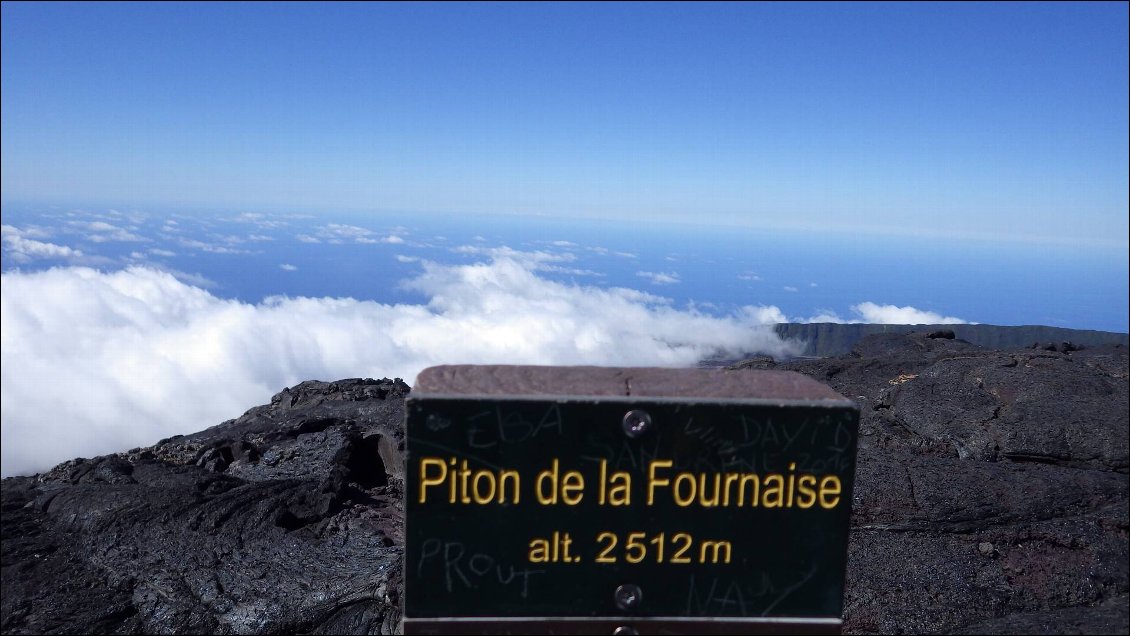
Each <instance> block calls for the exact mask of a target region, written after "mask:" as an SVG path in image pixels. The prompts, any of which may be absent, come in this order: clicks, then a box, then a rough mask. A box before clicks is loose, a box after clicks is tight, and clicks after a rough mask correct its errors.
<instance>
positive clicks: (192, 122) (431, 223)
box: [0, 2, 1130, 476]
mask: <svg viewBox="0 0 1130 636" xmlns="http://www.w3.org/2000/svg"><path fill="white" fill-rule="evenodd" d="M0 7H2V8H0V11H2V14H3V15H2V23H0V29H2V37H0V49H2V63H3V68H2V72H0V88H2V95H0V101H2V104H0V106H2V108H0V126H2V131H0V132H2V144H0V181H2V184H0V185H2V192H0V211H2V213H3V224H2V225H3V227H2V228H0V254H2V260H0V276H2V278H3V284H2V285H0V296H2V298H0V314H2V316H0V341H2V347H0V358H2V360H0V438H2V439H0V442H2V443H0V474H3V475H5V476H6V475H11V474H17V473H26V472H31V471H37V470H43V469H45V468H47V467H49V466H51V465H52V464H54V463H56V462H59V461H63V460H65V459H68V458H71V457H74V456H76V455H80V456H92V455H96V454H100V453H106V452H112V451H117V450H121V449H124V448H130V447H134V446H142V445H148V444H152V443H153V442H155V441H156V440H158V439H160V438H162V437H167V436H169V435H174V434H179V433H188V432H191V431H193V430H199V429H201V428H204V427H207V426H210V425H213V424H216V423H219V422H221V421H223V420H225V419H228V418H231V417H233V416H236V415H238V414H239V413H240V412H242V411H243V410H245V409H247V408H248V407H251V406H253V405H255V404H262V403H264V402H266V401H268V400H269V399H270V396H271V395H273V394H274V393H276V392H278V391H279V390H281V389H282V388H283V387H285V386H290V385H294V384H296V383H298V382H300V381H302V380H308V379H322V380H336V379H339V378H343V377H385V376H388V377H396V376H399V377H403V378H404V379H406V380H408V381H409V382H411V381H413V379H414V378H415V375H416V374H417V373H418V372H419V371H420V370H421V369H423V368H425V367H427V366H431V365H435V364H460V363H470V364H475V363H478V364H488V363H490V364H493V363H518V364H557V365H571V364H595V365H612V366H690V365H694V364H696V363H697V362H699V361H700V360H702V359H704V358H712V357H723V358H738V357H742V356H746V355H749V354H751V353H755V352H756V353H767V354H770V355H774V356H776V357H778V358H781V357H788V356H789V355H792V354H795V353H796V352H797V351H799V350H800V349H799V348H798V346H799V345H798V344H797V343H794V342H788V341H783V340H782V339H780V338H779V337H777V336H776V335H775V333H774V332H773V327H772V325H773V324H775V323H780V322H790V321H791V322H868V323H897V324H904V323H913V324H931V323H958V322H979V323H989V324H1005V325H1017V324H1044V325H1052V326H1061V327H1074V328H1084V329H1100V330H1112V331H1121V332H1125V331H1126V329H1127V324H1128V322H1130V309H1128V306H1130V265H1128V254H1130V243H1128V240H1127V219H1128V216H1130V213H1128V198H1127V196H1128V195H1127V192H1128V190H1130V186H1128V183H1127V180H1128V173H1130V168H1128V165H1127V164H1128V155H1130V150H1128V138H1130V133H1128V127H1127V120H1128V112H1130V107H1128V103H1127V100H1128V94H1130V87H1128V77H1130V71H1128V68H1127V65H1128V62H1127V60H1128V57H1130V50H1128V44H1127V40H1128V35H1127V34H1128V27H1130V25H1128V18H1127V15H1128V9H1127V4H1125V3H1108V4H1083V3H1072V4H1048V3H1040V4H1021V3H1001V4H965V3H961V4H946V5H932V4H926V5H923V4H921V3H907V4H829V3H820V4H798V3H780V4H706V3H695V4H671V3H656V4H643V3H640V4H579V3H562V4H554V3H546V4H511V3H507V4H463V5H459V4H452V3H435V4H430V3H421V4H353V3H350V4H330V5H327V4H317V5H313V4H297V3H285V4H267V3H246V4H219V3H193V4H173V3H153V4H143V3H114V4H94V3H83V4H63V3H44V4H35V3H23V2H17V3H12V2H5V3H3V4H2V5H0ZM44 386H52V387H57V388H58V390H57V391H48V392H45V391H44V390H43V387H44ZM60 395H64V396H66V399H62V400H61V399H59V396H60ZM202 397H203V398H206V399H201V398H202ZM170 404H177V405H178V406H177V408H175V409H170V408H169V405H170ZM44 412H52V413H56V414H57V415H58V417H55V418H51V421H44V420H43V418H42V414H43V413H44Z"/></svg>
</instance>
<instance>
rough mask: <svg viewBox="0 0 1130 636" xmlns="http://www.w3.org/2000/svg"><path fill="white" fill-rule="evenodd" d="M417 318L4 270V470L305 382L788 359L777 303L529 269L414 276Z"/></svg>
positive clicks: (197, 420)
mask: <svg viewBox="0 0 1130 636" xmlns="http://www.w3.org/2000/svg"><path fill="white" fill-rule="evenodd" d="M422 267H423V272H422V273H421V274H420V275H418V276H417V277H416V278H414V279H412V280H411V281H408V283H407V286H408V287H410V288H412V289H415V290H417V291H420V292H422V293H423V294H425V295H426V296H427V298H428V299H429V300H428V302H427V304H425V305H408V304H404V305H386V304H380V303H376V302H371V301H358V300H353V299H348V298H279V297H276V298H270V299H267V300H265V301H264V302H262V303H260V304H254V305H252V304H247V303H242V302H238V301H234V300H224V299H221V298H217V297H215V296H213V295H212V294H210V293H209V292H207V291H205V290H203V289H200V288H198V287H194V286H192V285H188V284H185V283H183V282H181V281H178V280H177V279H176V278H175V277H174V276H172V275H170V274H167V273H163V272H159V271H157V270H153V269H149V268H141V267H134V268H130V269H126V270H123V271H118V272H114V273H102V272H98V271H95V270H93V269H87V268H56V269H51V270H47V271H41V272H35V273H22V272H7V273H4V274H3V285H0V293H2V302H0V312H2V316H3V319H2V320H0V325H2V327H0V330H2V335H0V340H2V343H3V346H2V347H0V356H2V360H0V376H2V377H0V401H2V407H0V423H2V427H0V430H2V438H3V439H2V444H0V453H2V462H0V463H2V466H3V469H2V470H3V474H4V475H12V474H20V473H27V472H29V471H42V470H45V469H47V468H49V467H50V466H51V465H53V464H55V463H56V462H59V461H62V460H65V459H68V458H71V457H74V456H86V457H89V456H92V455H97V454H102V453H107V452H112V451H116V450H122V449H126V448H131V447H134V446H139V445H147V444H152V443H154V442H156V441H157V440H158V439H160V438H162V437H166V436H168V435H172V434H177V433H189V432H192V431H196V430H200V429H203V428H205V427H208V426H212V425H215V424H218V423H220V422H221V421H223V420H225V419H228V418H231V417H235V416H237V415H239V414H240V413H242V412H243V411H244V410H246V409H247V408H249V407H251V406H254V405H256V404H262V403H264V402H266V401H267V400H268V399H269V398H270V396H271V395H272V394H274V393H275V392H277V391H279V390H281V389H282V388H283V387H285V386H291V385H293V384H295V383H297V382H300V381H302V380H307V379H323V380H332V379H337V378H344V377H358V376H369V377H384V376H389V377H393V376H400V377H403V378H405V379H406V380H408V381H409V382H411V381H413V380H414V379H415V376H416V374H417V373H418V372H419V371H420V370H421V369H423V368H425V367H427V366H431V365H435V364H448V363H516V364H558V365H569V364H598V365H600V364H603V365H660V366H688V365H693V364H695V363H696V362H697V361H698V360H700V359H702V358H704V357H708V356H711V355H714V354H719V353H721V354H725V355H733V356H736V355H740V354H742V353H747V352H765V353H770V354H774V355H787V354H788V353H790V352H794V351H793V350H791V349H790V347H791V346H792V345H790V344H786V343H783V342H782V341H781V340H780V339H778V338H777V337H776V335H775V334H774V333H773V332H772V330H771V328H770V327H768V326H764V325H762V324H761V323H762V322H764V321H763V318H764V317H765V316H775V313H774V312H776V314H779V310H776V308H746V310H744V311H743V313H741V314H740V315H736V316H729V317H713V316H708V315H704V314H701V313H698V312H695V311H686V310H679V309H675V308H673V307H672V306H671V303H670V301H668V300H666V299H664V298H661V297H658V296H654V295H651V294H647V293H644V292H640V291H635V290H631V289H623V288H613V289H600V288H595V287H581V286H575V285H565V284H561V283H556V282H552V281H548V280H546V279H544V278H541V277H539V276H538V275H537V273H536V272H535V270H534V268H533V267H532V266H531V265H530V263H529V262H523V261H521V260H519V259H516V258H510V257H504V256H500V257H497V258H495V259H494V260H493V261H491V262H489V263H475V264H471V265H462V266H443V265H438V264H434V263H429V262H424V263H422Z"/></svg>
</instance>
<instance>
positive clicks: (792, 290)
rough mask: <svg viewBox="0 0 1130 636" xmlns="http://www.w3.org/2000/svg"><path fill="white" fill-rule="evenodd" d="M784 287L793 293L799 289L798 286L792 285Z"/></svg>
mask: <svg viewBox="0 0 1130 636" xmlns="http://www.w3.org/2000/svg"><path fill="white" fill-rule="evenodd" d="M782 289H784V290H785V291H787V292H792V293H796V292H797V291H798V290H797V288H796V287H793V286H792V285H785V286H784V287H783V288H782Z"/></svg>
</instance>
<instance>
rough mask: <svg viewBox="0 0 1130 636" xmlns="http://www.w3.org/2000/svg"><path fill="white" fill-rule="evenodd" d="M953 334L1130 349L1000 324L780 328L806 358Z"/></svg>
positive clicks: (1112, 340) (1094, 335) (978, 339)
mask: <svg viewBox="0 0 1130 636" xmlns="http://www.w3.org/2000/svg"><path fill="white" fill-rule="evenodd" d="M944 330H950V331H953V333H954V336H956V337H957V338H959V339H961V340H965V341H966V342H970V343H972V344H975V345H977V346H979V347H985V348H986V349H1020V348H1027V347H1031V346H1032V345H1034V344H1038V345H1040V346H1046V345H1051V344H1054V345H1057V346H1060V345H1062V343H1065V342H1067V343H1071V344H1073V345H1077V346H1084V347H1091V346H1096V345H1101V344H1121V345H1124V346H1130V335H1128V334H1124V333H1114V332H1110V331H1091V330H1086V329H1063V328H1060V327H1043V326H1035V325H1024V326H1020V327H1005V326H1001V325H872V324H851V325H846V324H839V323H828V322H819V323H811V324H797V323H782V324H779V325H777V334H778V335H779V336H781V337H782V338H786V339H789V340H800V341H803V342H806V343H807V347H806V348H805V350H804V353H803V355H806V356H819V357H822V358H824V357H829V356H842V355H844V354H846V353H848V352H850V351H851V349H852V347H854V346H855V343H857V342H859V341H860V340H862V339H863V338H864V337H866V336H870V335H874V334H884V333H887V334H898V333H910V332H912V331H919V332H927V333H929V332H932V331H944Z"/></svg>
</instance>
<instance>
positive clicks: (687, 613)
mask: <svg viewBox="0 0 1130 636" xmlns="http://www.w3.org/2000/svg"><path fill="white" fill-rule="evenodd" d="M407 409H408V412H407V435H408V446H407V472H406V475H405V480H406V488H407V493H406V507H407V526H406V557H405V579H406V580H405V606H404V610H405V619H406V623H405V625H406V629H407V628H409V626H410V625H411V624H412V621H413V620H416V619H441V618H443V619H452V618H465V619H471V620H474V619H488V618H492V617H495V618H497V617H515V618H520V617H526V618H555V617H556V618H570V617H573V618H580V619H584V618H588V619H598V618H609V619H613V618H616V619H618V618H621V617H626V616H627V617H640V618H644V617H679V618H683V619H690V618H703V617H728V618H741V619H751V618H756V619H767V618H773V619H782V618H784V619H788V618H795V619H833V620H834V621H835V625H836V629H838V625H839V619H840V616H841V612H842V598H843V583H844V571H845V566H846V559H847V550H846V546H847V532H848V522H849V516H850V513H851V501H852V500H851V497H852V481H853V476H854V473H855V451H856V438H857V433H858V411H857V409H856V408H855V407H854V405H852V403H850V402H848V401H847V400H808V401H803V400H797V401H794V402H789V401H776V402H770V401H765V400H740V399H719V400H708V399H689V398H672V399H664V398H626V397H625V398H619V397H615V396H609V397H599V398H597V397H594V398H591V399H586V398H569V397H562V398H547V397H544V396H542V397H541V398H540V399H539V398H537V397H531V398H525V397H505V396H499V399H495V398H494V397H481V398H473V397H467V396H452V395H438V394H433V395H427V394H424V395H416V396H413V397H411V398H410V399H409V400H408V405H407Z"/></svg>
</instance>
